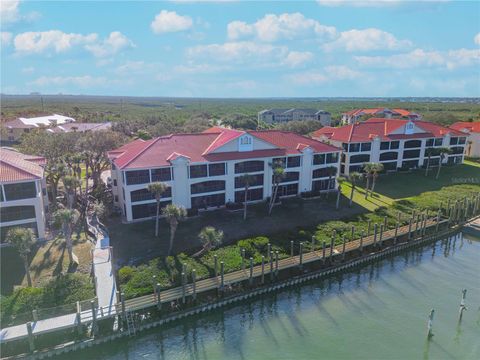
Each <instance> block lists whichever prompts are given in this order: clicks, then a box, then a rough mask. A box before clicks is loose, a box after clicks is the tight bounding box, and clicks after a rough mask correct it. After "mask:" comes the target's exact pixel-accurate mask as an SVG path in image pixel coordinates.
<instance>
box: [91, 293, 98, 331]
mask: <svg viewBox="0 0 480 360" xmlns="http://www.w3.org/2000/svg"><path fill="white" fill-rule="evenodd" d="M90 308H91V310H92V333H93V335H95V334H96V333H97V309H96V307H95V301H94V300H90Z"/></svg>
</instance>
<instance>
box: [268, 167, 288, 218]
mask: <svg viewBox="0 0 480 360" xmlns="http://www.w3.org/2000/svg"><path fill="white" fill-rule="evenodd" d="M272 168H273V194H272V197H271V198H270V204H269V206H268V215H271V214H272V210H273V205H274V204H275V201H276V200H277V194H278V187H279V186H280V183H281V182H282V180H283V178H284V177H285V169H284V168H283V166H282V164H281V163H273V164H272Z"/></svg>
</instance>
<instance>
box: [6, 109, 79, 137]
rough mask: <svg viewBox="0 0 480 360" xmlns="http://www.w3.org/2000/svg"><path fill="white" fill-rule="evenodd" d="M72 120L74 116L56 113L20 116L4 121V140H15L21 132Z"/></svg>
mask: <svg viewBox="0 0 480 360" xmlns="http://www.w3.org/2000/svg"><path fill="white" fill-rule="evenodd" d="M72 122H75V119H74V118H71V117H68V116H63V115H58V114H53V115H49V116H39V117H33V118H23V117H21V118H18V119H15V120H12V121H9V122H7V123H5V125H4V127H5V128H6V129H7V139H5V140H8V141H17V140H18V139H20V137H21V136H22V135H23V134H26V133H29V132H30V130H32V129H39V128H48V127H52V126H56V125H62V124H67V123H72Z"/></svg>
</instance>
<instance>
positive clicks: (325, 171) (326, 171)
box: [312, 167, 337, 179]
mask: <svg viewBox="0 0 480 360" xmlns="http://www.w3.org/2000/svg"><path fill="white" fill-rule="evenodd" d="M336 174H337V168H335V167H332V168H328V167H327V168H320V169H317V170H313V173H312V177H313V178H314V179H317V178H321V177H327V176H335V175H336Z"/></svg>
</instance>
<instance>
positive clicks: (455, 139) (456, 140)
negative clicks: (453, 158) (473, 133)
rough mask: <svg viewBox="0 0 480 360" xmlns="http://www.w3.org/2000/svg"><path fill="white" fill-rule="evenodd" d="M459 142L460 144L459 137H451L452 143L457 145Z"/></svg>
mask: <svg viewBox="0 0 480 360" xmlns="http://www.w3.org/2000/svg"><path fill="white" fill-rule="evenodd" d="M457 144H458V138H457V137H452V138H450V145H457Z"/></svg>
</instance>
